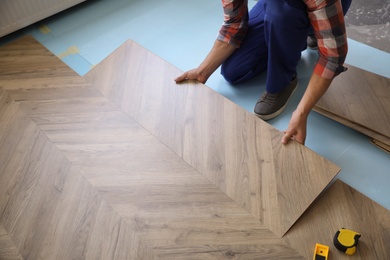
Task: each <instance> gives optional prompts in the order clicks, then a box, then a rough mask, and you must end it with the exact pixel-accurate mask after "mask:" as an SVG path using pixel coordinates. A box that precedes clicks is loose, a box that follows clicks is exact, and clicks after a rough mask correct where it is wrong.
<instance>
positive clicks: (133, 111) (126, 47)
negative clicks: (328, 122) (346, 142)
mask: <svg viewBox="0 0 390 260" xmlns="http://www.w3.org/2000/svg"><path fill="white" fill-rule="evenodd" d="M181 73H182V72H181V71H180V70H179V69H177V68H175V67H173V66H172V65H170V64H168V63H167V62H166V61H164V60H162V59H161V58H159V57H157V56H156V55H154V54H153V53H151V52H149V51H148V50H146V49H144V48H143V47H141V46H140V45H138V44H137V43H135V42H132V41H128V42H126V43H125V44H123V45H122V46H121V47H120V48H119V49H118V50H116V51H115V52H114V53H112V54H111V55H110V56H109V57H108V58H107V59H105V60H104V61H102V62H101V63H100V64H98V65H97V66H96V67H94V69H93V70H92V71H90V72H89V73H88V74H87V75H86V76H85V77H86V79H87V80H88V81H89V82H91V83H92V85H93V86H94V87H96V88H97V89H99V91H101V92H102V93H103V94H104V95H105V96H106V97H108V98H109V99H110V100H111V101H112V102H114V103H115V104H116V105H117V106H118V107H120V108H121V109H122V110H123V111H125V112H126V113H127V114H128V115H129V116H131V117H132V118H134V119H135V120H136V121H137V122H139V123H140V124H141V125H142V126H143V127H145V129H147V130H148V131H149V132H150V133H152V134H153V135H154V136H156V137H157V138H158V139H159V140H160V141H161V142H162V143H164V144H165V145H166V146H167V147H168V148H169V149H171V150H172V151H174V152H175V153H176V154H178V155H179V156H180V157H182V158H183V159H184V160H185V161H186V162H187V163H189V164H190V165H191V166H192V167H194V168H195V169H196V170H197V171H198V172H199V173H201V174H202V175H203V176H205V177H206V178H207V179H208V180H210V181H211V182H212V183H214V184H215V185H216V186H217V187H218V188H220V189H221V190H222V191H224V192H225V193H226V194H227V195H228V196H229V197H231V198H232V199H233V200H234V201H236V202H237V203H239V205H241V206H242V207H243V208H245V209H246V210H247V211H248V212H250V213H251V214H252V215H253V216H254V217H256V218H257V219H259V220H261V221H262V222H263V223H264V224H265V225H266V226H268V227H269V228H270V229H271V230H272V231H273V232H274V233H275V234H277V235H278V236H283V234H285V232H286V231H287V230H288V229H289V228H290V227H291V226H292V225H293V224H294V222H295V221H296V220H297V219H298V218H299V216H300V215H301V214H302V213H303V212H304V211H305V210H306V209H307V207H308V206H309V205H310V204H311V203H312V202H313V200H314V199H315V198H316V197H317V196H318V194H319V193H320V192H321V191H322V190H323V189H324V188H325V187H326V185H327V184H328V183H329V182H330V181H331V179H332V178H333V177H334V176H335V173H336V172H337V171H338V170H337V167H335V166H334V165H333V164H331V163H330V162H329V161H327V160H325V159H324V158H322V157H320V156H319V155H317V154H315V153H313V152H312V151H310V150H309V149H307V148H306V147H304V146H302V145H299V144H298V143H294V142H292V143H291V145H288V146H283V145H282V144H281V138H282V134H281V132H279V131H278V130H276V129H275V128H273V127H272V126H271V125H269V124H267V123H265V122H264V121H262V120H259V119H258V118H257V117H255V116H254V115H253V114H251V113H249V112H247V111H246V110H244V109H242V108H241V107H239V106H238V105H236V104H234V103H233V102H231V101H229V100H228V99H226V98H224V97H222V96H221V95H219V94H218V93H216V92H214V91H213V90H212V89H210V88H208V87H206V86H204V85H203V84H201V83H198V82H186V83H183V84H179V85H177V84H175V82H174V80H173V79H174V78H175V77H176V76H178V75H180V74H181ZM291 205H294V206H293V207H292V206H291Z"/></svg>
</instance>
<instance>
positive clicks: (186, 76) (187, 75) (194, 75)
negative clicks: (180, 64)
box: [175, 68, 209, 83]
mask: <svg viewBox="0 0 390 260" xmlns="http://www.w3.org/2000/svg"><path fill="white" fill-rule="evenodd" d="M208 78H209V76H205V75H202V74H201V73H200V72H199V69H198V68H196V69H192V70H189V71H186V72H184V73H183V74H182V75H181V76H179V77H177V78H176V79H175V81H176V83H180V82H183V81H185V80H190V79H193V80H197V81H199V82H201V83H206V81H207V79H208Z"/></svg>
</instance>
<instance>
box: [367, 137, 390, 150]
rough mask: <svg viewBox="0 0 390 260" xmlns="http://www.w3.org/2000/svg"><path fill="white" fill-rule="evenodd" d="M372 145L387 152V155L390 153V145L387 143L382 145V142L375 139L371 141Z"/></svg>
mask: <svg viewBox="0 0 390 260" xmlns="http://www.w3.org/2000/svg"><path fill="white" fill-rule="evenodd" d="M371 143H372V144H373V145H375V146H377V147H379V148H380V149H382V150H383V151H385V152H387V153H390V145H387V144H385V143H382V142H381V141H378V140H375V139H372V140H371Z"/></svg>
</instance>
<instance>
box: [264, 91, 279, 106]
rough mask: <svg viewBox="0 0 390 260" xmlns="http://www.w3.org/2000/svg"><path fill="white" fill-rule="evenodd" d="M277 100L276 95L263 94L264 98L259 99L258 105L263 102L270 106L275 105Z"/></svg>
mask: <svg viewBox="0 0 390 260" xmlns="http://www.w3.org/2000/svg"><path fill="white" fill-rule="evenodd" d="M277 98H278V95H277V94H271V93H264V96H263V97H261V99H260V103H261V102H264V103H266V104H268V105H270V106H272V105H274V104H275V102H276V100H277Z"/></svg>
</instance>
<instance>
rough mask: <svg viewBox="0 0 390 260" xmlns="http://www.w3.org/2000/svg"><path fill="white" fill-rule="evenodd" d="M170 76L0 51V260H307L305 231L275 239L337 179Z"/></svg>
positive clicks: (196, 86)
mask: <svg viewBox="0 0 390 260" xmlns="http://www.w3.org/2000/svg"><path fill="white" fill-rule="evenodd" d="M179 73H180V71H179V70H177V69H176V68H174V67H173V66H171V65H170V64H167V63H166V62H165V61H163V60H161V59H160V58H158V57H157V56H155V55H153V54H152V53H150V52H148V51H147V50H145V49H144V48H142V47H141V46H139V45H137V44H136V43H134V42H131V41H128V42H126V43H125V44H124V45H123V46H122V47H120V48H119V49H118V50H117V51H115V52H114V53H113V54H112V55H110V56H109V57H108V58H107V59H106V60H104V61H103V62H102V63H101V64H99V65H97V66H96V67H95V68H94V69H93V70H92V71H91V72H90V73H88V74H87V75H86V76H85V78H82V77H80V76H78V75H77V74H75V73H74V72H73V71H72V70H70V69H69V68H68V67H67V66H66V65H65V64H63V63H62V62H61V61H60V60H59V59H57V58H56V57H55V56H54V55H53V54H51V53H50V52H49V51H48V50H46V49H45V48H44V47H42V46H41V45H40V44H39V43H38V42H36V41H35V40H34V39H33V38H31V37H26V38H23V39H20V40H18V41H15V42H13V43H11V44H9V45H7V46H4V47H2V48H1V49H0V155H1V156H0V181H1V182H0V232H1V233H0V234H1V237H0V239H1V240H0V243H1V244H0V245H2V244H6V245H7V247H9V250H7V251H2V250H0V253H1V254H2V255H0V259H14V258H16V259H18V257H22V258H24V259H305V258H306V259H310V257H311V254H312V250H313V249H314V243H315V242H317V241H315V242H314V241H312V243H300V242H299V240H298V241H295V240H296V239H291V237H292V236H294V234H297V233H296V232H303V231H304V232H305V233H304V235H303V237H305V238H306V239H310V237H311V234H310V232H309V231H310V230H307V229H305V228H306V227H309V225H305V223H302V222H301V223H302V225H303V226H304V228H299V230H298V231H294V230H296V228H295V226H294V227H293V228H292V229H291V232H288V233H287V235H285V236H284V237H282V236H283V235H284V234H285V233H286V232H287V231H288V230H289V229H290V228H291V227H292V226H293V225H294V223H295V222H296V221H297V219H298V218H300V217H301V215H302V213H303V212H305V211H306V210H307V208H308V207H309V206H310V205H311V204H312V202H313V201H314V200H315V199H316V198H317V196H318V195H319V194H320V193H321V192H322V190H323V189H324V188H325V187H326V186H327V185H328V184H329V182H330V181H331V180H332V179H333V178H334V176H335V175H336V174H337V172H338V171H339V169H338V168H337V167H336V166H335V165H333V164H332V163H330V162H328V161H326V160H325V159H324V158H322V157H320V156H318V155H317V154H315V153H314V152H312V151H310V150H309V149H307V148H305V147H304V146H301V145H299V144H297V143H291V144H290V145H288V146H282V145H281V144H280V138H281V133H280V132H278V131H277V130H275V129H274V128H272V127H271V126H270V125H268V124H267V123H265V122H263V121H261V120H259V119H257V118H256V117H255V116H253V115H251V114H249V113H247V112H245V111H244V110H243V109H241V108H239V107H238V106H236V105H235V104H233V103H232V102H230V101H228V100H226V99H224V98H223V97H221V96H220V95H218V94H217V93H215V92H213V91H212V90H210V89H209V88H207V87H206V86H204V85H202V84H200V83H195V82H188V83H185V84H181V85H176V84H175V83H174V81H173V78H174V77H175V76H177V75H178V74H179ZM332 187H333V186H332ZM336 188H337V187H336ZM339 189H341V190H343V186H340V187H339ZM347 199H348V197H347V196H345V197H343V198H340V200H339V201H341V202H342V201H344V200H347ZM367 201H368V202H367V205H371V204H372V202H371V201H370V200H367ZM325 203H326V202H325ZM372 205H374V206H373V207H375V208H376V207H378V208H380V209H381V210H382V211H383V212H382V211H380V212H381V215H378V216H381V217H382V221H381V222H379V223H378V222H375V224H371V225H372V226H373V228H374V230H375V232H377V230H380V229H383V230H384V233H383V234H384V235H383V234H382V236H380V237H378V238H377V240H378V241H388V239H389V237H388V236H386V234H388V233H386V232H387V231H388V229H389V225H388V219H389V218H388V211H386V210H383V208H381V207H379V206H377V205H375V204H372ZM330 211H331V209H330ZM314 214H315V213H314ZM336 214H339V212H337V211H336ZM386 214H387V215H386ZM386 217H387V218H386ZM310 221H313V220H309V222H310ZM305 230H306V231H305ZM290 234H291V235H290ZM371 234H376V233H374V231H371V232H369V233H368V234H365V235H366V236H367V237H371ZM289 235H290V236H289ZM385 239H387V240H385ZM330 241H331V240H330ZM324 243H325V242H324ZM328 243H330V242H329V241H328ZM368 245H370V243H368ZM378 248H379V249H381V251H380V252H379V255H381V256H389V255H390V254H389V252H388V250H387V249H386V248H385V249H383V248H382V247H378ZM335 253H337V252H335ZM373 253H374V252H373V251H369V252H367V253H366V255H372V254H373ZM7 254H8V255H7ZM8 256H9V257H8ZM341 256H342V255H341ZM7 257H8V258H7ZM12 257H13V258H12Z"/></svg>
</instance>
